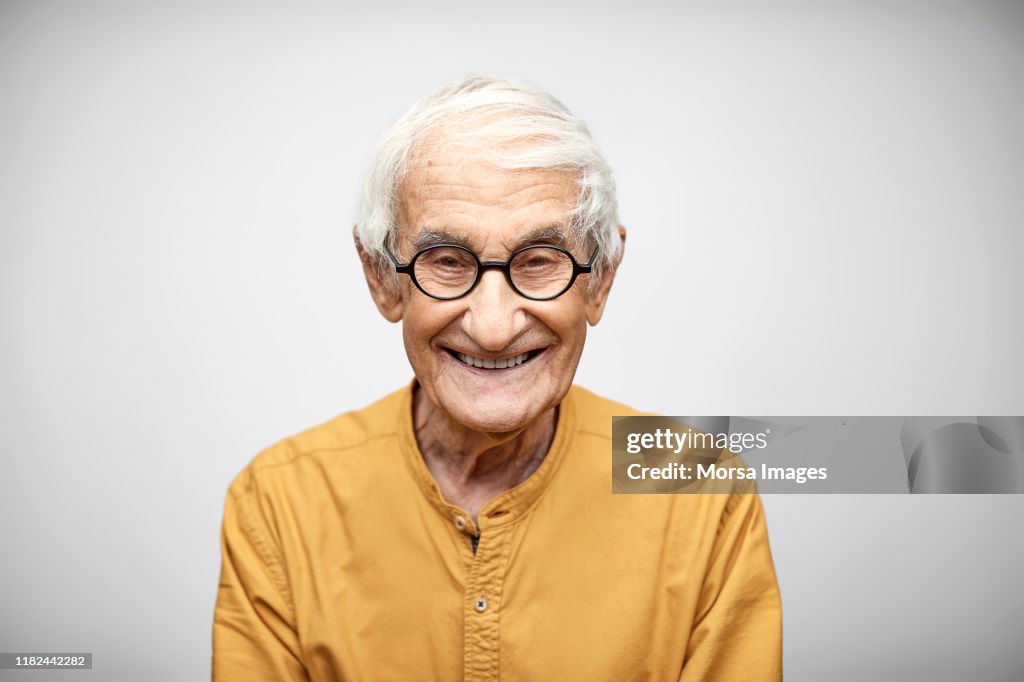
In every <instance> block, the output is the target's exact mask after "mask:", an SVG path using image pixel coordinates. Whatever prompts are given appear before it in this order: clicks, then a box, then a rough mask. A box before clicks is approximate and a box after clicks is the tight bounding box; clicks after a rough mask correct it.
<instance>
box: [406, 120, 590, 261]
mask: <svg viewBox="0 0 1024 682" xmlns="http://www.w3.org/2000/svg"><path fill="white" fill-rule="evenodd" d="M531 144H536V143H531V142H530V141H520V142H518V143H516V145H512V144H511V143H506V144H504V145H497V146H493V145H492V146H484V147H479V146H475V145H474V146H471V145H467V144H463V143H461V141H460V140H459V139H458V138H455V139H450V138H446V137H442V136H434V137H433V138H432V139H427V140H426V141H424V142H423V143H421V144H420V145H419V146H418V148H417V149H415V150H414V153H413V154H411V155H410V159H409V165H408V167H407V171H406V173H405V176H404V178H403V180H402V182H401V183H400V185H399V187H398V192H397V199H398V211H397V215H396V218H397V227H398V237H399V240H407V241H409V242H410V243H412V244H413V245H418V246H419V247H421V248H422V246H424V245H430V244H425V243H424V240H425V239H426V240H427V241H437V239H438V238H439V237H438V235H441V236H443V235H445V234H449V235H451V236H452V237H453V238H452V240H451V241H453V242H456V243H467V245H469V246H476V247H477V248H482V247H483V246H484V245H485V243H491V242H493V241H500V242H502V243H513V242H514V243H519V242H520V241H522V240H523V239H524V238H527V237H531V236H534V237H537V239H535V240H536V241H545V242H552V243H561V244H563V245H566V246H572V245H573V244H574V243H575V242H576V241H577V239H576V237H577V234H576V229H575V225H574V221H573V214H572V211H573V209H574V208H575V206H576V203H577V199H578V197H579V183H578V177H579V175H578V173H577V172H574V171H570V170H560V169H545V168H528V167H527V168H516V167H511V168H510V167H506V166H507V165H509V164H506V163H503V160H507V159H515V158H517V156H518V157H520V158H522V157H524V156H527V155H528V154H529V153H530V145H531ZM424 235H428V236H426V237H424ZM559 235H560V236H559Z"/></svg>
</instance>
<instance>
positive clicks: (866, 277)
mask: <svg viewBox="0 0 1024 682" xmlns="http://www.w3.org/2000/svg"><path fill="white" fill-rule="evenodd" d="M671 4H672V6H671V7H670V6H669V5H670V3H656V2H651V1H644V0H640V1H632V2H628V3H626V2H623V3H617V4H614V5H613V4H600V3H594V2H587V3H583V2H579V3H575V4H571V5H565V4H560V5H559V6H558V7H547V8H544V7H542V6H541V4H540V3H522V2H517V3H503V4H495V3H479V2H476V3H471V2H465V3H454V2H447V3H423V4H415V3H411V2H409V3H407V4H405V5H395V4H391V5H389V4H387V3H376V4H375V5H374V6H373V8H371V7H370V5H369V3H364V4H363V5H362V6H359V5H348V6H346V5H342V4H326V3H324V4H319V3H309V2H300V3H279V4H259V3H242V2H217V3H209V2H206V3H199V2H192V3H186V2H177V3H155V2H132V3H128V2H102V3H101V2H28V1H25V2H13V1H10V0H7V1H4V2H2V3H0V225H2V232H0V276H2V278H3V280H2V281H3V286H2V296H3V297H2V303H0V305H2V310H0V313H2V320H3V327H2V336H0V408H2V411H0V448H2V450H0V457H2V472H3V473H2V479H0V487H2V492H0V541H2V543H3V546H2V549H0V552H2V560H0V650H7V651H14V650H36V651H92V652H94V653H95V669H94V670H93V671H83V672H76V673H42V672H40V673H34V674H33V675H32V679H53V678H55V677H56V676H58V675H68V676H69V679H76V680H84V679H103V680H137V679H147V680H184V679H202V678H204V677H206V676H207V675H208V666H209V654H210V620H211V615H212V610H213V601H214V595H215V591H216V586H217V574H218V570H219V556H218V531H219V522H220V514H221V505H222V502H223V496H224V493H225V489H226V486H227V484H228V482H229V480H230V479H231V477H232V476H233V475H234V474H235V473H237V471H238V470H239V469H240V468H241V467H242V466H243V465H244V464H245V463H246V462H247V461H248V459H249V458H250V457H251V456H253V455H254V454H255V453H256V452H257V451H259V450H260V449H261V448H263V447H265V446H267V445H269V444H270V443H272V442H274V441H276V440H278V439H280V438H282V437H284V436H286V435H288V434H291V433H294V432H296V431H298V430H300V429H302V428H305V427H307V426H309V425H311V424H314V423H317V422H319V421H323V420H326V419H328V418H329V417H331V416H333V415H335V414H337V413H339V412H341V411H344V410H348V409H353V408H358V407H361V406H363V405H365V404H367V403H369V402H370V401H372V400H374V399H376V398H377V397H379V396H381V395H382V394H384V393H385V392H388V391H390V390H392V389H394V388H397V387H399V386H401V385H402V384H404V383H405V382H406V381H408V379H409V377H410V370H409V368H408V365H407V362H406V360H405V357H404V351H403V349H402V345H401V338H400V334H399V330H398V329H397V328H395V327H391V326H389V325H388V324H386V323H385V322H384V321H383V320H382V319H381V318H379V317H378V316H377V313H376V312H375V310H374V309H373V307H372V305H371V302H370V299H369V297H368V296H367V295H366V293H365V285H364V283H363V282H362V281H361V275H360V273H359V271H358V268H357V261H356V258H355V255H354V252H353V249H352V247H351V237H350V227H351V224H352V221H353V217H354V206H355V196H356V189H357V186H358V182H359V180H360V177H361V174H362V172H363V170H364V168H365V166H366V162H367V160H368V157H369V153H370V150H371V146H372V143H373V139H374V138H375V136H376V135H377V133H378V132H379V131H381V130H382V129H383V128H384V127H385V126H386V125H387V124H388V122H389V121H391V120H393V119H394V118H395V117H396V116H397V115H399V114H400V113H401V112H402V111H403V110H404V109H405V108H406V107H407V106H408V105H409V104H410V103H411V101H412V100H413V99H415V98H417V97H419V96H421V95H423V94H425V93H426V92H427V91H429V90H430V89H432V88H433V87H435V86H436V85H438V84H440V83H442V82H446V81H448V80H451V79H453V78H456V77H459V76H462V75H464V74H466V73H468V72H484V73H487V72H492V73H497V74H502V75H511V76H515V77H518V78H522V79H525V80H529V81H532V82H534V83H536V84H538V85H540V86H541V87H544V88H546V89H548V90H550V91H551V92H553V93H555V94H556V95H557V96H558V97H560V98H561V99H563V100H564V101H565V102H566V103H567V104H568V105H569V106H570V107H571V108H572V109H573V110H575V111H577V112H578V113H580V114H581V115H582V116H583V117H584V118H585V120H587V121H588V122H589V124H590V126H591V128H592V130H593V132H594V134H595V136H596V137H597V139H598V141H599V143H601V144H602V146H603V148H604V150H605V151H606V154H607V156H608V158H609V160H610V162H611V164H612V165H613V167H614V168H615V169H616V170H617V173H618V180H619V186H620V201H621V206H622V219H623V221H624V222H625V223H626V225H627V226H628V227H629V228H630V230H631V232H630V237H629V241H628V246H627V250H626V258H625V261H624V264H623V267H622V269H621V272H620V277H619V280H618V282H617V284H616V286H615V290H614V291H613V295H612V299H611V302H610V304H609V308H608V311H607V315H606V318H605V321H604V322H602V324H601V325H599V326H598V327H597V328H596V329H594V330H593V332H592V335H591V337H590V339H589V341H588V347H587V351H586V353H585V354H584V360H583V364H582V365H581V367H580V370H579V374H578V381H579V383H581V384H583V385H585V386H587V387H590V388H591V389H593V390H595V391H597V392H598V393H601V394H604V395H607V396H609V397H614V398H616V399H618V400H621V401H623V402H626V403H630V404H632V405H634V406H636V407H639V408H643V409H647V410H654V411H658V412H661V413H665V414H734V415H743V414H777V415H786V414H846V415H856V414H893V415H895V414H900V415H902V414H1007V413H1009V414H1024V395H1022V390H1021V379H1022V376H1024V374H1022V370H1024V361H1022V359H1021V357H1022V355H1021V353H1020V348H1021V347H1024V331H1022V326H1021V321H1020V309H1019V308H1020V301H1019V295H1018V294H1019V292H1020V291H1022V290H1024V275H1022V274H1021V268H1020V263H1021V254H1022V247H1024V238H1022V233H1021V218H1022V215H1024V211H1022V209H1024V205H1022V203H1024V199H1022V196H1024V193H1022V192H1021V188H1022V180H1024V135H1022V127H1021V125H1020V120H1021V116H1022V111H1021V110H1022V103H1024V97H1022V96H1024V79H1022V78H1021V73H1022V68H1021V67H1022V66H1024V8H1022V7H1021V5H1020V4H1014V3H992V2H971V3H966V2H914V3H908V2H892V3H880V2H879V3H862V2H854V1H852V0H850V1H847V2H782V3H771V7H769V6H768V3H712V2H708V3H697V4H686V5H678V6H677V5H676V4H675V3H671ZM641 302H644V303H643V304H641ZM764 502H765V506H766V509H767V514H768V519H769V523H770V528H771V539H772V543H773V552H774V556H775V560H776V565H777V569H778V573H779V578H780V582H781V586H782V592H783V599H784V606H785V627H786V630H785V669H786V674H787V679H789V680H823V679H824V680H846V679H849V680H862V679H865V678H870V679H875V680H906V679H930V680H962V679H967V678H970V679H978V680H998V679H1018V680H1019V679H1021V678H1022V677H1024V672H1022V671H1024V653H1022V648H1021V647H1020V646H1019V645H1020V633H1021V632H1022V631H1024V608H1022V607H1024V590H1022V587H1021V585H1020V574H1021V569H1022V568H1024V532H1022V526H1024V516H1022V512H1024V496H1003V497H996V496H992V497H970V496H964V497H951V496H917V497H910V496H895V495H894V496H836V497H818V496H792V497H790V496H767V497H766V498H765V500H764ZM657 644H658V643H652V645H657ZM6 675H8V676H11V675H13V674H12V673H6ZM21 677H26V678H27V676H25V675H21Z"/></svg>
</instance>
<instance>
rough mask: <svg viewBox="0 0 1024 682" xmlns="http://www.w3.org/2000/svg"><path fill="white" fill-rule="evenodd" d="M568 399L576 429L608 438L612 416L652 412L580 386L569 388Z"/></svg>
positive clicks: (635, 415)
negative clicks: (635, 407)
mask: <svg viewBox="0 0 1024 682" xmlns="http://www.w3.org/2000/svg"><path fill="white" fill-rule="evenodd" d="M568 399H569V400H571V401H572V405H573V411H574V413H575V415H576V427H577V430H578V431H579V432H581V433H587V434H590V435H592V436H597V437H599V438H606V439H608V440H611V438H612V417H638V416H643V415H651V414H653V413H651V412H641V411H639V410H636V409H634V408H632V407H629V406H628V405H624V404H622V403H620V402H616V401H614V400H609V399H608V398H603V397H601V396H599V395H597V394H596V393H593V392H592V391H588V390H587V389H585V388H583V387H582V386H573V387H572V388H571V389H569V395H568Z"/></svg>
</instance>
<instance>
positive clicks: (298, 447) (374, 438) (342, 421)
mask: <svg viewBox="0 0 1024 682" xmlns="http://www.w3.org/2000/svg"><path fill="white" fill-rule="evenodd" d="M410 391H411V387H409V386H406V387H405V388H402V389H399V390H398V391H395V392H393V393H390V394H389V395H386V396H384V397H383V398H381V399H380V400H377V401H376V402H374V403H372V404H370V405H368V406H367V407H364V408H363V409H361V410H353V411H351V412H345V413H343V414H340V415H338V416H336V417H334V418H332V419H330V420H328V421H326V422H324V423H322V424H318V425H317V426H313V427H311V428H308V429H306V430H304V431H301V432H299V433H297V434H295V435H293V436H291V437H288V438H285V439H283V440H281V441H279V442H277V443H275V444H274V445H271V446H270V447H268V448H266V449H265V450H263V451H262V452H260V453H259V454H258V455H256V456H255V457H254V458H253V459H252V460H251V461H250V462H249V464H248V466H246V467H245V469H244V470H243V471H242V473H241V474H240V475H239V478H244V477H247V476H250V475H254V474H258V473H260V472H264V471H269V470H273V469H279V468H287V467H288V465H291V464H296V463H298V462H299V461H300V460H303V459H307V458H318V457H325V456H326V457H332V458H334V457H337V456H339V455H343V454H344V453H346V452H350V453H353V454H355V453H357V452H360V451H363V450H366V449H367V448H370V449H372V446H373V445H374V443H376V442H378V441H382V440H385V439H387V438H394V437H395V436H396V435H397V433H398V429H399V419H400V418H401V411H402V408H403V406H404V405H406V404H407V402H408V400H409V392H410Z"/></svg>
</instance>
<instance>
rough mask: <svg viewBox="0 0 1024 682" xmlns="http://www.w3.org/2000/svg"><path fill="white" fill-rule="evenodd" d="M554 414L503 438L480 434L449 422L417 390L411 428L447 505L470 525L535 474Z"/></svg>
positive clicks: (547, 444) (548, 441) (550, 412)
mask: <svg viewBox="0 0 1024 682" xmlns="http://www.w3.org/2000/svg"><path fill="white" fill-rule="evenodd" d="M557 410H558V408H557V407H556V408H551V409H550V410H548V411H547V412H545V413H543V414H541V415H540V416H539V417H537V418H536V419H534V420H533V421H532V422H531V423H530V424H528V425H527V426H526V427H524V428H522V429H520V430H518V431H512V432H508V433H482V432H480V431H473V430H471V429H467V428H466V427H465V426H463V425H461V424H458V423H456V422H453V421H452V420H451V419H450V418H449V416H448V415H447V414H446V413H445V412H444V411H443V410H439V409H438V408H437V407H436V406H435V405H434V404H433V403H431V402H430V400H429V399H428V398H427V397H426V396H425V395H423V392H422V391H421V390H419V389H418V388H417V390H416V392H415V394H414V396H413V427H414V430H415V433H416V441H417V443H418V444H419V448H420V452H421V453H423V461H424V462H425V463H426V465H427V469H428V470H429V471H430V473H431V475H433V477H434V480H436V481H437V484H438V485H439V486H440V488H441V492H442V493H443V494H444V497H445V499H446V500H448V501H449V502H451V503H452V504H455V505H458V506H459V507H462V508H463V509H465V510H466V511H467V512H468V513H469V514H470V515H471V516H472V517H473V520H474V521H475V520H476V519H477V515H478V514H479V512H480V510H481V509H482V508H483V507H484V505H485V504H487V503H488V502H490V501H491V500H492V499H493V498H494V497H496V496H498V495H500V494H501V493H503V492H505V491H506V490H509V489H510V488H513V487H515V486H517V485H519V484H520V483H522V482H523V481H525V480H526V479H527V478H529V476H530V474H532V473H533V472H534V471H536V470H537V467H539V466H540V464H541V462H543V461H544V457H545V456H546V455H547V452H548V449H549V448H550V447H551V441H552V440H553V438H554V435H555V423H556V421H557Z"/></svg>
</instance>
